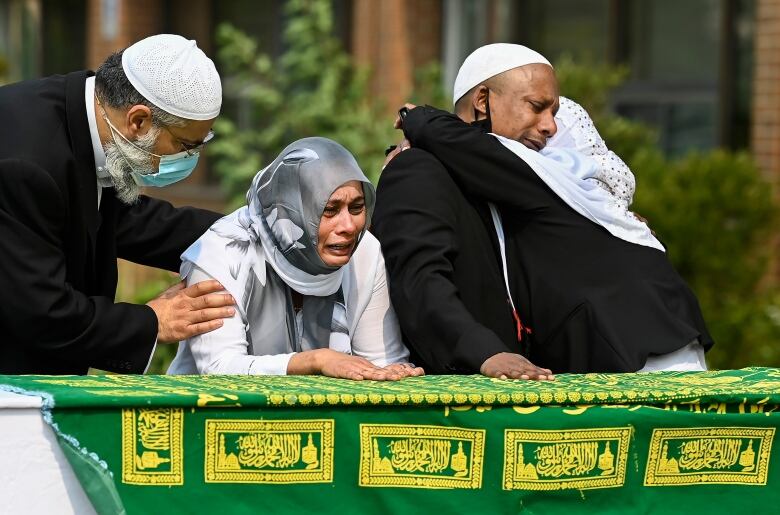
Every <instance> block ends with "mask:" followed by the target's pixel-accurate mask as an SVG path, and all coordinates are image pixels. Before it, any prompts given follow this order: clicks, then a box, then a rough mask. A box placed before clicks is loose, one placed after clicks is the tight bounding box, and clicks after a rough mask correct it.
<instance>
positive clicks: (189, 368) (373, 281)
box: [168, 138, 423, 380]
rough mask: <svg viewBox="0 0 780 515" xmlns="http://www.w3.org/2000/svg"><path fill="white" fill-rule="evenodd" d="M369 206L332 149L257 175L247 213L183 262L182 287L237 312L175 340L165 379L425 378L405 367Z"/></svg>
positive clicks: (306, 147)
mask: <svg viewBox="0 0 780 515" xmlns="http://www.w3.org/2000/svg"><path fill="white" fill-rule="evenodd" d="M374 198H375V197H374V187H373V186H372V185H371V183H370V182H369V181H368V179H367V178H366V177H365V175H363V172H362V171H361V170H360V168H359V167H358V164H357V162H356V161H355V159H354V157H352V155H351V154H350V153H349V152H348V151H347V150H346V149H345V148H344V147H342V146H341V145H339V144H338V143H336V142H334V141H331V140H329V139H325V138H305V139H301V140H298V141H296V142H294V143H292V144H291V145H289V146H288V147H287V148H285V149H284V150H283V151H282V153H281V154H280V155H279V156H278V157H277V158H276V160H275V161H274V162H273V163H271V164H270V165H269V166H268V167H266V168H265V169H263V170H262V171H260V172H258V174H257V175H256V176H255V178H254V180H253V181H252V186H251V187H250V189H249V191H248V192H247V205H246V206H244V207H242V208H240V209H238V210H237V211H235V212H233V213H232V214H230V215H228V216H226V217H224V218H222V219H220V220H218V221H217V222H216V223H215V224H214V225H213V226H212V227H211V228H210V229H209V230H208V231H206V233H205V234H204V235H203V236H201V238H200V239H198V240H197V241H196V242H195V243H194V244H193V245H192V246H191V247H190V248H189V249H187V250H186V251H185V253H184V254H183V255H182V261H183V262H182V266H181V275H182V277H183V278H184V279H185V280H186V281H187V284H188V285H190V284H195V283H198V282H201V281H204V280H209V279H216V280H218V281H219V282H220V283H221V284H222V285H223V286H224V287H225V289H226V290H227V292H228V293H230V294H231V295H232V296H233V297H234V298H235V299H236V307H237V310H236V313H235V315H234V316H233V317H232V318H230V319H226V320H225V323H224V325H223V326H222V327H220V328H219V329H216V330H214V331H212V332H210V333H206V334H202V335H200V336H196V337H193V338H190V339H188V340H185V341H183V342H181V343H180V344H179V349H178V352H177V354H176V358H175V359H174V360H173V363H171V366H170V368H169V369H168V373H169V374H258V375H264V374H277V375H283V374H290V375H293V374H322V375H326V376H331V377H340V378H345V379H355V380H361V379H374V380H397V379H401V378H403V377H406V376H416V375H422V374H423V371H422V369H420V368H416V367H414V366H413V365H411V364H409V363H407V360H408V357H409V351H408V350H407V349H406V347H405V346H404V344H403V342H402V341H401V334H400V329H399V327H398V320H397V318H396V315H395V312H394V311H393V307H392V305H391V304H390V298H389V295H388V291H387V281H386V279H385V263H384V259H383V257H382V253H381V251H380V248H379V242H378V241H377V240H376V239H375V238H374V237H373V236H372V235H371V234H370V233H369V232H367V228H368V226H369V224H370V221H371V214H372V212H373V209H374Z"/></svg>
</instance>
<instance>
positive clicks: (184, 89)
mask: <svg viewBox="0 0 780 515" xmlns="http://www.w3.org/2000/svg"><path fill="white" fill-rule="evenodd" d="M122 69H123V70H124V71H125V75H127V78H128V80H129V81H130V83H131V84H132V85H133V87H134V88H135V89H136V90H138V92H139V93H140V94H141V95H143V97H144V98H145V99H147V100H148V101H149V102H151V103H152V104H154V105H156V106H157V107H159V108H160V109H162V110H163V111H165V112H168V113H171V114H173V115H176V116H179V117H181V118H185V119H187V120H211V119H212V118H216V117H217V115H219V111H220V108H221V107H222V84H221V83H220V80H219V73H217V69H216V68H215V67H214V62H213V61H212V60H211V59H209V58H208V56H207V55H206V54H204V53H203V50H201V49H200V48H198V44H197V43H196V42H195V41H194V40H188V39H185V38H183V37H181V36H177V35H175V34H157V35H155V36H150V37H148V38H146V39H142V40H141V41H139V42H138V43H135V44H134V45H132V46H130V47H128V48H127V49H125V51H124V52H123V53H122Z"/></svg>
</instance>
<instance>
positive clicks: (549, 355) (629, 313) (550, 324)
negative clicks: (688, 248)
mask: <svg viewBox="0 0 780 515" xmlns="http://www.w3.org/2000/svg"><path fill="white" fill-rule="evenodd" d="M404 132H405V134H406V136H407V138H409V140H410V141H411V143H412V145H413V146H415V147H417V148H420V149H423V150H426V151H428V152H431V153H432V154H433V155H435V156H436V157H437V158H438V159H439V160H440V161H441V162H442V163H443V164H444V166H445V167H446V168H447V170H448V171H449V172H450V173H451V175H452V176H453V178H454V179H455V180H456V182H458V183H459V184H461V185H462V186H463V187H464V189H465V190H466V191H468V192H470V193H471V194H473V195H475V196H477V197H479V198H481V199H483V200H486V201H491V202H495V203H496V204H497V205H498V206H499V208H500V209H501V213H502V218H503V222H504V231H505V234H506V236H507V246H508V255H509V258H510V262H512V263H514V264H516V267H514V266H513V267H512V269H511V270H510V280H511V281H512V283H513V288H514V289H513V291H516V292H517V297H515V302H516V304H517V307H518V310H519V311H520V315H521V317H522V319H523V322H524V323H525V324H526V325H527V326H529V327H530V328H531V330H532V331H533V334H532V336H531V348H530V352H529V354H528V357H529V359H530V360H531V361H532V362H533V363H534V364H536V365H538V366H542V367H546V368H550V369H551V370H553V372H557V373H560V372H633V371H636V370H639V369H641V368H642V367H643V366H644V364H645V362H646V361H647V358H648V356H651V355H658V354H666V353H669V352H673V351H675V350H678V349H680V348H682V347H684V346H685V345H687V344H689V343H691V342H692V341H694V340H696V339H698V340H699V342H700V343H701V344H702V345H703V346H704V347H705V349H709V347H711V346H712V339H711V337H710V335H709V333H708V331H707V327H706V325H705V323H704V319H703V317H702V314H701V310H700V308H699V304H698V301H697V300H696V297H695V295H694V294H693V292H692V291H691V290H690V288H689V287H688V286H687V285H686V284H685V282H684V281H683V279H682V278H681V277H680V276H679V274H678V273H677V272H676V271H675V270H674V268H673V267H672V265H671V263H670V262H669V260H668V258H667V256H666V254H665V253H663V252H661V251H659V250H656V249H653V248H650V247H644V246H641V245H636V244H632V243H628V242H625V241H623V240H621V239H619V238H617V237H615V236H613V235H612V234H610V233H609V232H608V231H607V230H606V229H605V228H603V227H601V226H600V225H597V224H595V223H593V222H591V221H590V220H588V219H587V218H585V217H583V216H581V215H580V214H578V213H577V212H576V211H574V210H573V209H572V208H571V207H569V206H568V205H567V204H566V203H565V202H563V201H562V200H561V199H560V198H559V197H558V196H557V195H556V194H555V193H554V192H553V191H552V190H551V189H550V188H549V187H547V185H546V184H545V183H544V182H543V181H542V180H541V179H540V178H539V177H538V176H537V175H536V173H534V171H533V170H532V169H531V168H530V166H528V165H527V164H526V163H525V162H524V161H522V160H521V159H520V158H519V157H518V156H517V155H515V154H514V153H513V152H511V151H510V150H508V149H507V148H505V147H504V146H503V145H501V143H500V142H499V141H498V140H497V139H496V138H495V137H493V136H490V135H489V134H486V133H485V132H484V130H483V129H481V128H478V127H474V126H470V125H468V124H466V123H464V122H463V121H462V120H460V119H459V118H458V117H456V116H455V115H452V114H450V113H447V112H444V111H439V110H436V109H433V108H431V107H421V108H417V109H413V110H412V111H411V112H410V113H409V115H408V116H407V117H406V120H405V122H404Z"/></svg>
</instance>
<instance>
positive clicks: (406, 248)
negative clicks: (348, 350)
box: [372, 149, 520, 374]
mask: <svg viewBox="0 0 780 515" xmlns="http://www.w3.org/2000/svg"><path fill="white" fill-rule="evenodd" d="M489 216H490V215H489V212H488V210H487V205H486V204H485V203H484V202H479V201H476V200H474V199H472V198H469V197H467V196H465V195H464V194H463V192H462V191H461V190H460V188H458V186H457V185H456V184H455V182H454V181H453V180H452V178H451V177H450V176H449V175H448V174H447V171H446V170H445V169H444V167H442V165H441V163H439V161H437V160H436V158H434V157H433V156H432V155H431V154H429V153H427V152H423V151H422V150H418V149H410V150H407V151H405V152H402V153H401V154H399V155H398V156H396V158H395V159H393V161H392V162H390V164H388V165H387V167H386V168H385V170H384V171H383V172H382V177H381V179H380V180H379V187H378V188H377V204H376V210H375V212H374V217H373V223H374V226H373V229H372V230H373V232H374V234H376V236H377V238H378V239H379V241H380V242H381V244H382V252H383V254H384V256H385V263H386V265H387V272H388V277H389V290H390V298H391V300H392V302H393V307H394V308H395V311H396V313H397V315H398V319H399V321H400V324H401V329H402V331H403V334H404V339H405V341H406V343H407V344H408V346H409V347H410V350H411V351H412V360H413V361H414V363H415V364H418V365H421V366H423V367H424V368H425V370H426V372H427V373H433V374H444V373H446V374H452V373H466V374H474V373H478V372H479V368H480V366H481V365H482V363H483V362H484V361H485V360H486V359H487V358H489V357H490V356H493V355H494V354H497V353H499V352H519V351H520V346H519V344H518V342H517V336H516V330H515V326H514V322H513V318H512V313H511V310H510V308H509V305H508V303H507V296H506V291H505V288H504V284H503V278H502V275H501V272H500V268H499V260H498V259H499V258H498V254H497V251H496V247H497V245H496V243H495V236H494V235H493V233H492V231H490V230H489V225H488V224H490V223H491V222H490V218H489Z"/></svg>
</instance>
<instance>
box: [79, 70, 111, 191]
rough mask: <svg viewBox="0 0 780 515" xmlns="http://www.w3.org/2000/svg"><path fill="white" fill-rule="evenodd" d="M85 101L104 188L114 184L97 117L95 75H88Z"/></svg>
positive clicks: (96, 160) (101, 182)
mask: <svg viewBox="0 0 780 515" xmlns="http://www.w3.org/2000/svg"><path fill="white" fill-rule="evenodd" d="M84 102H85V103H86V105H87V122H89V136H90V139H91V140H92V153H93V154H94V155H95V170H96V171H97V178H98V184H99V185H100V186H101V187H103V188H109V187H111V186H113V184H112V183H111V176H110V175H109V174H108V170H106V152H105V151H104V150H103V145H101V143H100V135H99V134H98V128H97V118H96V117H95V77H87V82H86V84H85V87H84Z"/></svg>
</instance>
